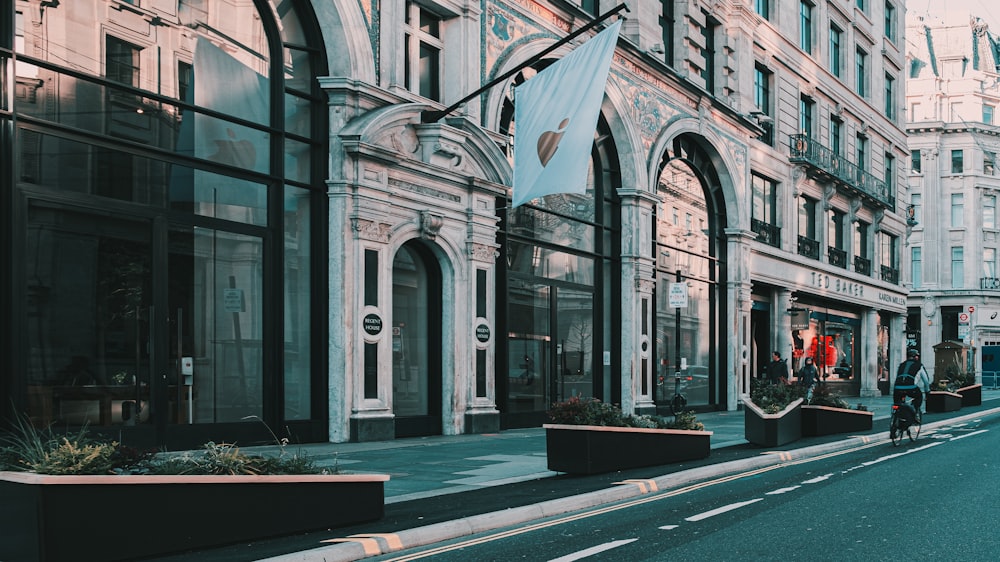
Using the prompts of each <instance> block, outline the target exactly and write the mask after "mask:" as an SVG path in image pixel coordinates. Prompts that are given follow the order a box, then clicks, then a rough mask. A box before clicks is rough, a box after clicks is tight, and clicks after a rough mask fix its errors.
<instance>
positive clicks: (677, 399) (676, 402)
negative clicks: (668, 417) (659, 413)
mask: <svg viewBox="0 0 1000 562" xmlns="http://www.w3.org/2000/svg"><path fill="white" fill-rule="evenodd" d="M688 380H691V377H688ZM687 403H688V400H687V397H686V396H684V395H683V394H681V374H680V373H674V397H673V398H671V399H670V413H671V414H673V416H674V417H677V415H678V414H680V413H681V412H682V411H683V410H684V407H685V406H687Z"/></svg>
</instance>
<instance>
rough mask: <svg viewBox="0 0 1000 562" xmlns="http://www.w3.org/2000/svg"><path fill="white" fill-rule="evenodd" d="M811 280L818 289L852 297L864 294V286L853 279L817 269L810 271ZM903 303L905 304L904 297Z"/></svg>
mask: <svg viewBox="0 0 1000 562" xmlns="http://www.w3.org/2000/svg"><path fill="white" fill-rule="evenodd" d="M812 281H813V286H815V287H818V288H820V289H826V290H828V291H833V292H835V293H842V294H845V295H851V296H853V297H864V296H865V286H864V285H862V284H861V283H857V282H855V281H848V280H847V279H841V278H840V277H834V276H833V275H829V274H826V273H822V272H819V271H814V272H813V273H812ZM903 304H904V305H905V304H906V301H905V299H904V301H903Z"/></svg>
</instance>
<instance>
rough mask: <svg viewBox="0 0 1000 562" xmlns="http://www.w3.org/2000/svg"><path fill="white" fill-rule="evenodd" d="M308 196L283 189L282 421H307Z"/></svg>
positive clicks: (309, 326)
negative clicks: (283, 372)
mask: <svg viewBox="0 0 1000 562" xmlns="http://www.w3.org/2000/svg"><path fill="white" fill-rule="evenodd" d="M311 210H312V209H311V205H310V194H309V192H308V191H306V190H304V189H297V188H293V187H289V188H286V189H285V212H284V219H285V220H284V227H285V237H284V239H285V263H284V267H283V271H284V275H285V419H286V420H304V419H309V418H310V416H311V412H312V407H311V404H310V397H311V393H310V384H311V380H312V379H311V377H310V373H311V372H312V356H311V354H310V349H311V346H310V341H311V337H312V306H311V303H310V298H311V296H312V294H311V292H310V290H309V288H310V278H311V276H312V266H311V264H312V243H311V242H312V241H311V239H310V237H309V232H310V229H311V227H312V220H311V219H310V212H311Z"/></svg>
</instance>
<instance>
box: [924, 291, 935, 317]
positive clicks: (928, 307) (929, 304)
mask: <svg viewBox="0 0 1000 562" xmlns="http://www.w3.org/2000/svg"><path fill="white" fill-rule="evenodd" d="M936 312H937V302H936V301H935V300H934V297H932V296H926V297H924V316H926V317H927V318H933V317H934V314H935V313H936Z"/></svg>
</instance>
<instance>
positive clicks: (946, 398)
mask: <svg viewBox="0 0 1000 562" xmlns="http://www.w3.org/2000/svg"><path fill="white" fill-rule="evenodd" d="M961 408H962V395H961V394H958V393H956V392H947V391H944V390H932V391H930V392H928V393H927V411H928V412H954V411H957V410H959V409H961Z"/></svg>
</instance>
